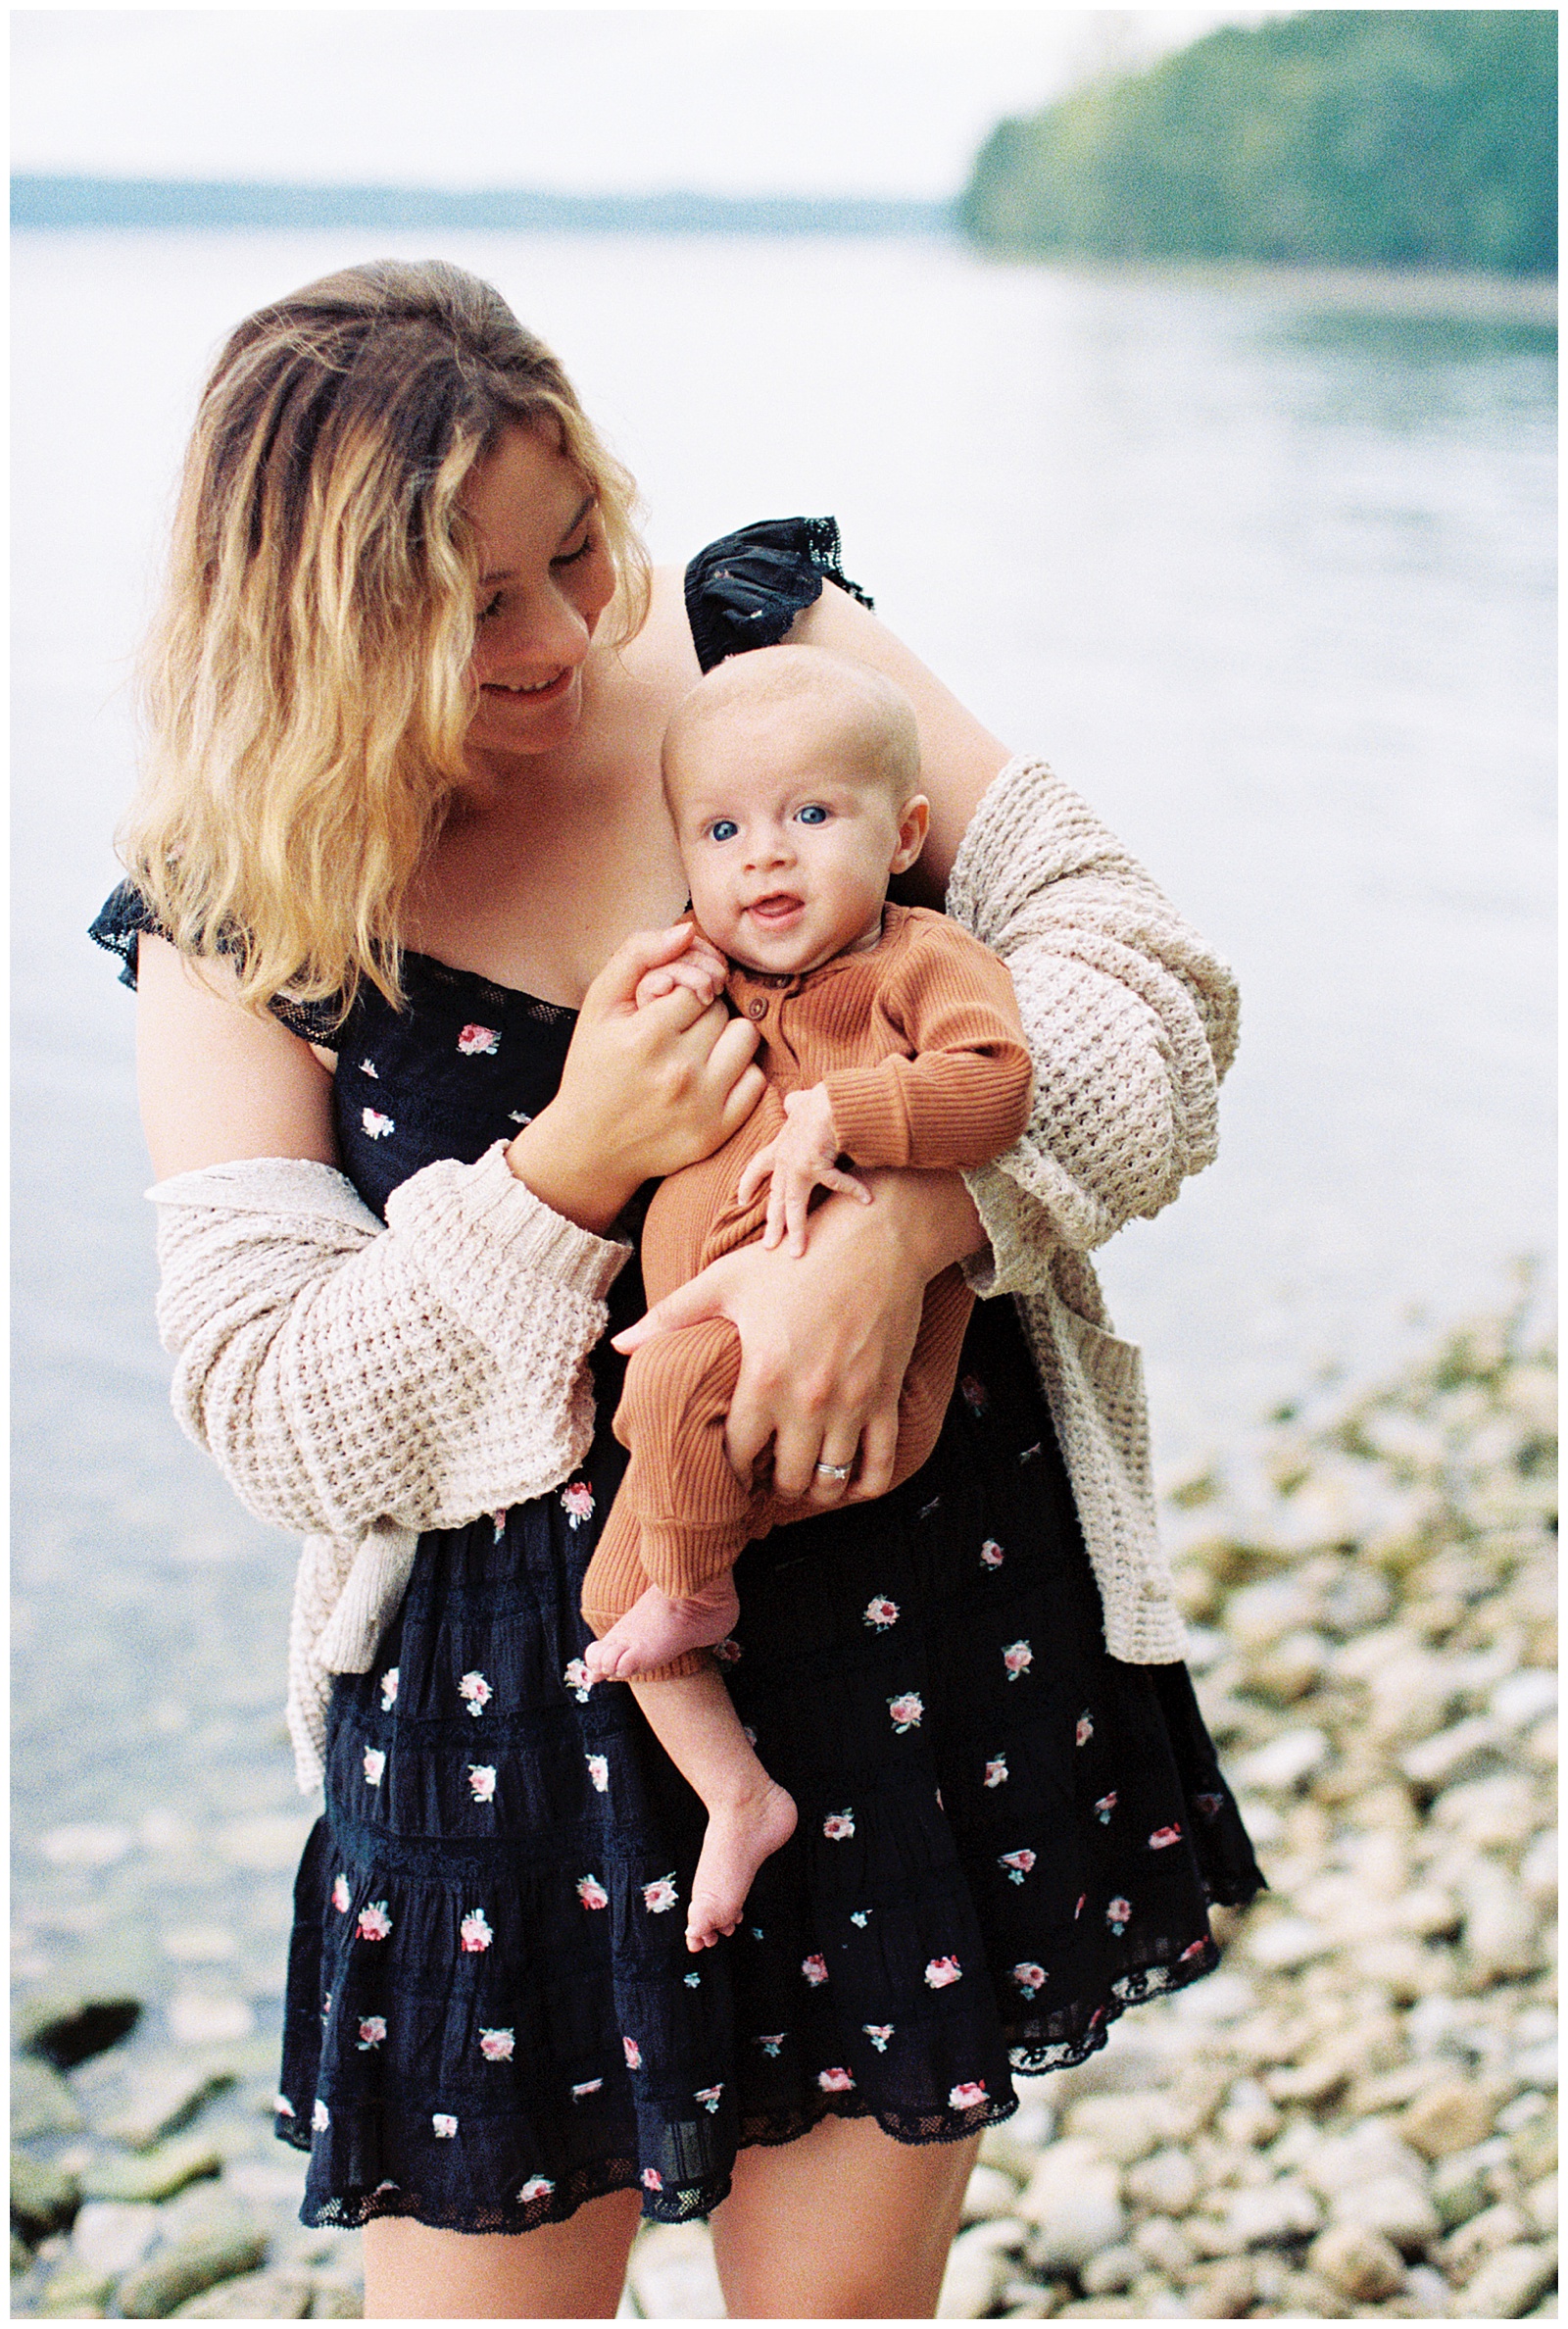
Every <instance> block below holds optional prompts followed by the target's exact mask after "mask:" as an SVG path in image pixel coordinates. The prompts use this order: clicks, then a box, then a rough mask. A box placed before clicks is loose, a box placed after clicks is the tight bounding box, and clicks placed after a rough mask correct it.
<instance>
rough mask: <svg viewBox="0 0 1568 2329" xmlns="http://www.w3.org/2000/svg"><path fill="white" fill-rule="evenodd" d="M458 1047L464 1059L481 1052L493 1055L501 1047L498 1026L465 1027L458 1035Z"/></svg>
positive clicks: (474, 1057)
mask: <svg viewBox="0 0 1568 2329" xmlns="http://www.w3.org/2000/svg"><path fill="white" fill-rule="evenodd" d="M458 1049H459V1051H460V1052H462V1054H463V1056H464V1058H465V1059H466V1060H472V1059H476V1058H478V1057H479V1056H480V1055H481V1054H486V1055H490V1056H493V1055H494V1054H495V1053H496V1052H498V1051H499V1050H500V1049H501V1030H500V1028H499V1027H465V1028H464V1029H463V1031H462V1033H461V1034H460V1035H459V1037H458Z"/></svg>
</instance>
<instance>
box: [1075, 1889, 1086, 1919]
mask: <svg viewBox="0 0 1568 2329" xmlns="http://www.w3.org/2000/svg"><path fill="white" fill-rule="evenodd" d="M1088 1898H1089V1895H1088V1894H1087V1893H1080V1894H1079V1895H1078V1906H1077V1908H1074V1910H1073V1912H1072V1921H1073V1923H1074V1924H1076V1923H1077V1922H1078V1919H1079V1917H1080V1916H1082V1914H1083V1912H1084V1903H1085V1902H1086V1901H1087V1900H1088Z"/></svg>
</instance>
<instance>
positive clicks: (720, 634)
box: [686, 518, 872, 671]
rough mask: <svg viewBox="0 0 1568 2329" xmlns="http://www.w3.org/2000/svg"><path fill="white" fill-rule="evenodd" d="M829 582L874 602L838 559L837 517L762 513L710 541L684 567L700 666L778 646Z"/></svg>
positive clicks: (707, 668)
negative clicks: (754, 520)
mask: <svg viewBox="0 0 1568 2329" xmlns="http://www.w3.org/2000/svg"><path fill="white" fill-rule="evenodd" d="M824 581H828V582H836V583H837V584H838V586H839V588H840V589H841V590H847V591H848V592H849V594H850V596H851V598H857V599H858V600H859V602H860V604H861V606H862V607H869V606H870V605H871V603H872V602H871V600H870V598H869V596H868V595H867V594H866V592H865V591H863V590H862V589H861V588H860V586H859V584H858V582H852V581H851V580H850V577H849V575H848V574H847V573H846V572H845V571H844V569H843V567H842V566H841V565H840V563H839V528H838V520H836V519H834V518H764V519H762V520H760V521H759V522H758V523H757V524H756V525H743V526H742V527H741V528H740V530H739V531H738V532H737V533H728V534H723V535H721V536H720V538H719V539H718V540H717V541H716V542H710V543H709V545H708V547H707V549H706V550H699V551H698V553H697V556H696V557H695V558H694V559H693V560H692V562H691V564H690V566H689V567H688V568H687V569H686V615H687V619H688V620H689V621H690V623H691V626H692V642H693V644H694V645H695V647H696V649H697V660H698V662H699V663H700V664H701V665H702V668H703V669H704V670H705V671H711V670H712V669H713V667H714V665H715V664H721V663H723V662H724V660H725V659H726V657H728V656H731V655H744V654H745V653H746V651H747V649H748V648H750V647H776V646H777V645H778V643H779V641H780V640H781V639H782V638H783V637H784V635H785V633H786V632H787V631H788V629H789V627H790V624H791V623H792V622H793V621H794V620H795V618H796V616H797V615H799V614H800V613H801V611H802V609H803V608H806V607H809V606H813V605H814V604H815V602H816V601H817V600H818V599H819V598H820V597H821V595H822V584H823V582H824Z"/></svg>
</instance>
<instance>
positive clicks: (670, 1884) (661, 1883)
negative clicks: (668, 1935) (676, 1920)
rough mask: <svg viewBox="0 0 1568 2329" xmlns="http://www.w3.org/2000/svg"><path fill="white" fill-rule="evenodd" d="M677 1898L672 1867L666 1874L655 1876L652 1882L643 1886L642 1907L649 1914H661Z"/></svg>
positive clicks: (678, 1897) (673, 1904) (671, 1906)
mask: <svg viewBox="0 0 1568 2329" xmlns="http://www.w3.org/2000/svg"><path fill="white" fill-rule="evenodd" d="M679 1899H680V1894H679V1893H678V1892H677V1891H676V1890H675V1871H674V1869H673V1868H671V1869H670V1871H669V1874H668V1875H667V1876H656V1877H655V1878H654V1881H653V1883H652V1884H645V1885H644V1886H643V1907H644V1908H646V1909H647V1910H648V1913H649V1915H650V1916H662V1915H663V1913H664V1911H665V1909H666V1908H674V1906H675V1903H676V1902H677V1901H678V1900H679Z"/></svg>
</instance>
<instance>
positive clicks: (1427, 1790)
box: [12, 1313, 1557, 2320]
mask: <svg viewBox="0 0 1568 2329" xmlns="http://www.w3.org/2000/svg"><path fill="white" fill-rule="evenodd" d="M1555 1463H1556V1371H1555V1364H1554V1360H1553V1358H1552V1356H1551V1354H1550V1353H1549V1352H1548V1351H1547V1350H1545V1349H1544V1348H1543V1347H1538V1345H1537V1343H1536V1342H1535V1341H1534V1340H1533V1339H1532V1338H1531V1336H1530V1334H1529V1332H1528V1331H1527V1328H1526V1326H1525V1323H1524V1318H1523V1313H1521V1314H1520V1315H1518V1316H1515V1317H1512V1318H1507V1319H1502V1320H1497V1321H1489V1322H1486V1323H1483V1324H1480V1325H1477V1326H1475V1327H1473V1328H1471V1329H1469V1330H1467V1331H1465V1332H1463V1333H1461V1334H1458V1335H1456V1336H1454V1337H1453V1338H1451V1339H1450V1340H1449V1341H1448V1342H1447V1343H1446V1344H1445V1346H1444V1347H1443V1348H1442V1349H1441V1350H1439V1351H1438V1352H1437V1353H1435V1354H1434V1355H1433V1357H1432V1358H1431V1359H1430V1360H1429V1361H1427V1362H1426V1363H1423V1364H1420V1365H1417V1366H1414V1367H1412V1368H1411V1369H1410V1370H1409V1371H1408V1372H1407V1373H1406V1374H1405V1375H1403V1376H1402V1377H1401V1378H1400V1379H1399V1380H1398V1381H1397V1382H1396V1383H1394V1384H1392V1385H1390V1386H1389V1387H1388V1388H1387V1389H1385V1390H1383V1391H1381V1392H1379V1393H1376V1394H1374V1395H1372V1396H1368V1397H1364V1398H1361V1399H1358V1400H1356V1401H1354V1402H1353V1403H1348V1404H1345V1405H1342V1406H1341V1407H1340V1408H1339V1409H1338V1410H1337V1411H1336V1412H1328V1413H1325V1414H1324V1415H1322V1416H1321V1417H1319V1418H1314V1419H1310V1420H1308V1419H1303V1418H1301V1417H1297V1416H1292V1415H1282V1416H1280V1417H1279V1418H1277V1419H1276V1421H1275V1423H1274V1424H1273V1425H1272V1426H1271V1427H1270V1429H1269V1430H1268V1431H1267V1432H1266V1433H1265V1434H1263V1435H1261V1436H1260V1437H1259V1438H1258V1439H1257V1440H1256V1442H1255V1443H1254V1444H1252V1445H1250V1447H1249V1448H1248V1449H1247V1450H1246V1451H1245V1452H1244V1453H1243V1454H1242V1455H1241V1456H1240V1457H1238V1458H1237V1459H1236V1460H1235V1461H1234V1462H1232V1463H1231V1464H1230V1465H1229V1467H1228V1468H1227V1469H1226V1470H1224V1471H1223V1472H1220V1471H1218V1470H1216V1471H1214V1472H1211V1473H1208V1474H1205V1475H1204V1477H1202V1478H1201V1479H1194V1480H1190V1481H1188V1482H1186V1483H1185V1484H1183V1485H1181V1486H1179V1487H1178V1488H1177V1489H1176V1491H1175V1492H1174V1494H1173V1496H1172V1497H1171V1498H1170V1499H1169V1500H1168V1510H1167V1524H1168V1527H1169V1531H1170V1534H1171V1539H1172V1543H1173V1547H1174V1549H1175V1551H1176V1552H1177V1556H1178V1571H1179V1576H1180V1580H1181V1589H1182V1594H1183V1598H1184V1601H1185V1604H1186V1607H1187V1610H1188V1613H1189V1616H1190V1618H1191V1621H1192V1626H1193V1660H1192V1662H1193V1665H1194V1668H1195V1671H1196V1672H1197V1674H1198V1676H1199V1688H1200V1695H1201V1699H1202V1703H1203V1708H1204V1712H1205V1714H1206V1716H1207V1719H1208V1722H1209V1725H1210V1727H1211V1729H1212V1730H1213V1732H1214V1735H1215V1737H1216V1739H1217V1741H1218V1742H1219V1744H1220V1747H1221V1750H1222V1752H1223V1754H1224V1757H1225V1759H1226V1763H1227V1769H1228V1771H1229V1773H1230V1776H1231V1778H1232V1782H1233V1784H1234V1785H1235V1787H1236V1789H1237V1792H1238V1794H1239V1795H1240V1796H1241V1798H1242V1799H1243V1802H1244V1806H1245V1808H1246V1810H1247V1813H1248V1817H1249V1822H1250V1826H1251V1829H1252V1833H1253V1837H1254V1839H1255V1841H1256V1843H1257V1846H1258V1850H1259V1856H1260V1858H1261V1859H1262V1861H1263V1864H1264V1867H1265V1869H1266V1871H1267V1873H1268V1877H1269V1882H1270V1887H1271V1889H1270V1891H1269V1892H1268V1893H1267V1894H1266V1895H1264V1896H1263V1898H1262V1899H1261V1900H1259V1901H1258V1902H1257V1903H1256V1904H1255V1905H1254V1906H1253V1908H1251V1909H1250V1911H1248V1912H1247V1913H1246V1914H1238V1913H1234V1912H1228V1911H1221V1912H1218V1914H1217V1915H1216V1927H1217V1928H1218V1929H1220V1931H1221V1934H1222V1938H1224V1939H1225V1940H1226V1941H1227V1942H1228V1944H1229V1947H1228V1952H1227V1956H1226V1958H1225V1962H1224V1963H1223V1965H1222V1966H1221V1967H1220V1969H1219V1970H1218V1971H1217V1972H1216V1973H1214V1974H1213V1975H1211V1976H1210V1977H1209V1978H1208V1979H1206V1980H1204V1981H1202V1982H1200V1983H1198V1984H1197V1985H1195V1987H1193V1988H1192V1989H1190V1990H1187V1991H1184V1992H1182V1993H1180V1994H1179V1995H1176V1996H1173V1997H1171V1998H1168V1999H1162V2000H1157V2001H1155V2002H1153V2003H1152V2004H1150V2005H1146V2006H1142V2007H1138V2008H1137V2009H1136V2010H1135V2011H1133V2012H1132V2013H1130V2014H1128V2015H1127V2016H1126V2017H1125V2018H1124V2019H1123V2020H1122V2021H1121V2022H1120V2023H1119V2024H1118V2025H1117V2026H1116V2027H1115V2029H1114V2030H1113V2031H1112V2033H1111V2037H1110V2043H1109V2045H1108V2047H1107V2048H1106V2049H1105V2051H1104V2052H1103V2053H1102V2054H1100V2055H1098V2056H1094V2057H1093V2058H1092V2059H1091V2060H1089V2061H1088V2062H1086V2063H1084V2064H1082V2065H1080V2066H1079V2067H1078V2068H1076V2069H1073V2070H1067V2071H1059V2072H1056V2073H1054V2074H1052V2075H1050V2076H1049V2077H1046V2078H1043V2079H1038V2080H1030V2081H1028V2082H1026V2085H1025V2100H1024V2103H1023V2106H1022V2107H1021V2109H1020V2110H1019V2112H1018V2114H1017V2116H1016V2117H1015V2118H1013V2119H1012V2120H1011V2121H1010V2122H1008V2124H1006V2125H1005V2126H1003V2127H1000V2128H996V2129H993V2130H992V2131H991V2132H990V2133H989V2134H988V2135H987V2137H986V2138H985V2142H984V2145H983V2147H982V2151H981V2159H980V2165H979V2166H978V2167H977V2169H976V2171H975V2174H974V2177H973V2179H972V2181H971V2184H970V2187H969V2193H968V2198H967V2202H966V2206H965V2224H964V2229H963V2230H962V2231H961V2232H960V2234H959V2237H958V2240H957V2242H956V2246H955V2249H954V2253H953V2258H952V2262H951V2265H950V2267H949V2271H948V2276H947V2281H946V2284H945V2287H944V2291H943V2299H942V2314H943V2317H945V2318H950V2319H972V2318H979V2317H983V2316H987V2315H991V2316H1004V2317H1007V2318H1011V2319H1017V2320H1043V2319H1047V2318H1059V2319H1122V2320H1159V2319H1194V2320H1232V2319H1243V2318H1252V2319H1266V2318H1278V2317H1284V2316H1289V2317H1292V2318H1300V2317H1308V2318H1321V2319H1356V2318H1363V2317H1365V2318H1370V2317H1380V2316H1387V2317H1391V2318H1396V2319H1406V2320H1410V2319H1416V2320H1434V2319H1450V2318H1451V2319H1468V2320H1499V2319H1515V2318H1519V2317H1523V2316H1528V2317H1530V2318H1535V2319H1541V2318H1552V2317H1555V2315H1556V2311H1557V2301H1556V2296H1555V2285H1556V2242H1555V2230H1556V2215H1557V2206H1556V2120H1555V2092H1556V2042H1555V2026H1556V1977H1555V1970H1554V1957H1553V1955H1552V1948H1551V1931H1552V1926H1551V1916H1552V1908H1553V1900H1554V1884H1555V1873H1556V1838H1555V1804H1554V1785H1553V1780H1554V1770H1555V1759H1556V1721H1555V1707H1556V1677H1555V1667H1556V1636H1555V1622H1554V1614H1553V1612H1554V1592H1555V1564H1556V1474H1555ZM242 1824H243V1823H242ZM287 1824H288V1823H287V1822H283V1821H273V1822H272V1823H271V1825H272V1826H275V1827H277V1828H278V1829H279V1831H280V1832H279V1836H278V1837H277V1838H275V1839H273V1841H274V1842H275V1843H276V1844H277V1847H278V1849H277V1852H276V1854H275V1856H274V1857H275V1858H276V1859H277V1861H278V1867H277V1869H275V1870H274V1871H273V1872H272V1873H271V1875H270V1878H269V1879H268V1881H270V1882H272V1883H273V1885H274V1887H275V1885H276V1884H278V1883H279V1882H280V1881H281V1865H282V1861H283V1858H284V1855H283V1853H282V1849H281V1846H282V1838H281V1829H282V1827H283V1826H285V1825H287ZM249 1825H250V1827H251V1828H253V1829H256V1830H258V1831H260V1830H261V1829H263V1828H266V1827H267V1826H268V1823H267V1822H266V1821H256V1820H253V1821H251V1822H250V1823H249ZM62 1833H63V1834H64V1833H68V1832H67V1831H62ZM69 1835H70V1836H73V1837H74V1838H75V1842H74V1844H71V1843H69V1842H68V1843H67V1844H66V1845H65V1846H63V1847H62V1851H63V1852H64V1853H65V1854H66V1855H67V1856H68V1857H69V1854H70V1852H71V1851H72V1850H75V1851H76V1852H77V1853H78V1855H79V1856H80V1857H79V1858H78V1860H77V1863H76V1864H77V1867H78V1869H79V1868H80V1867H81V1866H82V1865H83V1864H84V1863H85V1864H88V1865H89V1866H90V1861H91V1838H90V1836H88V1835H87V1831H85V1830H82V1831H79V1832H78V1831H69ZM84 1838H85V1839H86V1840H85V1841H83V1839H84ZM263 1842H264V1843H265V1842H266V1839H265V1838H264V1839H263ZM264 1858H265V1854H264ZM253 1864H254V1863H253ZM147 1912H148V1913H149V1914H150V1913H151V1904H150V1903H149V1904H148V1905H147ZM221 1937H222V1936H219V1939H221ZM184 1946H185V1947H186V1948H187V1951H188V1952H192V1953H193V1959H194V1961H197V1962H199V1961H200V1958H201V1954H202V1953H201V1945H200V1934H199V1932H198V1933H195V1934H192V1933H189V1932H187V1934H186V1936H185V1941H184ZM214 1946H215V1947H216V1943H214ZM143 2003H144V2000H143V1998H142V1997H141V1996H140V1995H139V1994H126V1995H123V1996H116V1995H114V1994H111V1993H110V1992H109V1991H102V1990H101V1991H90V1990H89V1991H87V1992H84V1993H81V1994H78V1995H76V1996H74V1997H71V1996H65V1995H62V1994H60V1993H59V1992H58V1991H51V1990H50V1989H49V1988H48V1987H47V1985H43V1986H40V1985H39V1983H37V1982H36V1981H34V1982H31V1983H29V1981H28V1980H27V1978H26V1972H25V1968H24V1979H23V1985H22V1992H21V2002H20V2006H19V2008H18V2012H17V2016H16V2021H15V2027H14V2044H15V2045H16V2046H17V2048H18V2049H19V2051H18V2053H17V2054H16V2056H15V2057H14V2059H13V2062H12V2144H13V2152H12V2224H13V2236H12V2270H13V2280H12V2310H13V2313H14V2314H21V2315H44V2316H51V2317H54V2318H73V2319H82V2318H101V2317H104V2316H106V2315H107V2316H109V2317H123V2318H129V2319H153V2318H162V2317H167V2316H171V2315H172V2316H174V2317H179V2318H199V2319H230V2320H298V2319H305V2318H310V2319H318V2320H319V2319H331V2318H347V2317H353V2316H354V2315H356V2314H357V2313H358V2311H359V2309H360V2295H359V2284H358V2279H357V2273H356V2265H355V2252H356V2246H357V2244H355V2243H354V2242H352V2241H351V2240H346V2239H345V2238H344V2237H343V2236H342V2235H333V2234H319V2233H309V2232H306V2231H304V2230H303V2229H302V2228H301V2227H300V2226H299V2224H298V2223H297V2222H296V2221H294V2210H295V2208H296V2207H297V2205H298V2194H299V2190H300V2186H301V2183H302V2180H303V2162H302V2161H301V2160H300V2159H299V2158H298V2157H297V2156H295V2155H291V2154H289V2153H287V2152H285V2151H282V2150H281V2149H280V2148H279V2147H278V2146H277V2145H276V2144H274V2143H273V2142H272V2141H271V2139H270V2101H271V2081H272V2061H273V2053H274V2049H273V2045H272V2042H271V2040H270V2037H269V2036H266V2035H259V2034H257V2033H256V2032H255V2030H254V2029H253V2026H252V2016H251V2014H250V2011H249V2008H245V2009H244V2010H243V2011H242V2012H241V2013H239V2014H237V2015H236V2013H235V2012H234V2004H233V2003H231V2004H229V2005H228V2007H226V2010H227V2011H228V2014H229V2018H228V2020H227V2021H225V2020H224V2018H223V2011H224V2009H225V2007H224V2001H223V2000H222V1999H221V1998H217V1997H209V1998H208V2000H207V2004H206V2007H204V2006H203V2003H202V1993H201V1992H200V1990H199V1989H198V1990H195V1991H192V1992H190V1993H188V1994H186V1995H185V2003H184V2005H183V2007H179V2001H178V2000H176V2001H174V2004H173V2005H172V2006H170V2005H166V2006H165V2007H164V2019H165V2022H166V2024H167V2027H168V2029H169V2034H170V2037H171V2039H172V2045H170V2046H167V2047H164V2048H162V2049H160V2047H158V2046H156V2045H155V2046H153V2047H150V2048H149V2046H148V2045H147V2044H146V2043H145V2042H144V2040H143V2039H138V2038H135V2037H132V2036H131V2035H130V2033H131V2031H132V2028H133V2025H134V2024H135V2023H136V2022H137V2019H138V2016H139V2015H140V2012H141V2007H142V2005H143ZM234 2003H238V2004H240V2005H243V2002H242V2001H236V2002H234ZM204 2013H205V2018H204ZM181 2014H183V2019H181ZM144 2029H145V2025H144ZM622 2311H623V2313H627V2314H632V2315H641V2316H642V2317H645V2318H650V2319H672V2318H685V2319H709V2318H718V2317H720V2313H721V2306H720V2303H719V2299H718V2294H717V2285H716V2282H715V2280H714V2278H713V2272H712V2262H711V2250H710V2249H709V2246H708V2240H707V2234H706V2231H705V2229H704V2228H703V2227H702V2226H700V2225H692V2226H680V2227H670V2228H658V2229H653V2228H651V2229H649V2230H647V2231H645V2233H644V2234H643V2235H642V2237H641V2238H640V2240H639V2242H638V2245H637V2249H636V2251H635V2252H634V2255H633V2263H632V2273H631V2279H630V2284H629V2287H628V2293H627V2297H626V2299H625V2301H624V2302H623V2304H622Z"/></svg>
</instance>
